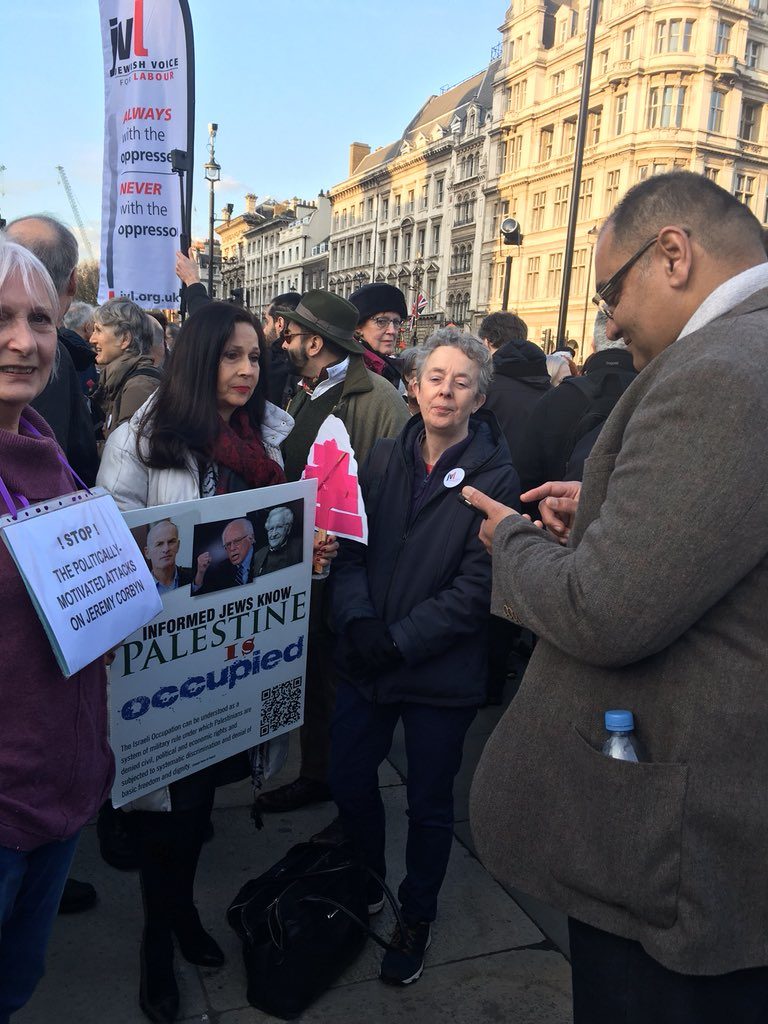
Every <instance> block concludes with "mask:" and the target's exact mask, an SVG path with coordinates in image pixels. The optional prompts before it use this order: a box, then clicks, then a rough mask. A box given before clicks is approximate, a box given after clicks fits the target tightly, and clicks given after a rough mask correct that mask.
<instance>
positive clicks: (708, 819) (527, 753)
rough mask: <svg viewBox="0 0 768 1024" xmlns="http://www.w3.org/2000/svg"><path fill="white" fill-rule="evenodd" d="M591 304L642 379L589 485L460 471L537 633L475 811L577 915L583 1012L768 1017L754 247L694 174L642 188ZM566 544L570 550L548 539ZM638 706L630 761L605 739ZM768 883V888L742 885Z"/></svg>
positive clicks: (767, 720)
mask: <svg viewBox="0 0 768 1024" xmlns="http://www.w3.org/2000/svg"><path fill="white" fill-rule="evenodd" d="M595 270H596V279H597V282H598V287H597V295H596V296H595V302H596V304H597V305H598V306H599V307H600V308H601V309H602V310H603V312H604V313H605V315H606V316H607V317H608V321H607V327H606V331H607V335H608V337H609V338H610V339H616V338H619V337H623V339H624V341H625V343H626V345H627V347H628V350H629V352H630V353H631V354H632V359H633V362H634V365H635V368H636V369H637V370H639V371H640V372H639V374H638V376H637V378H636V379H635V380H634V382H633V383H632V384H631V385H630V386H629V388H628V389H627V390H626V391H625V392H624V394H623V395H622V397H621V399H620V400H619V402H618V404H617V405H616V406H615V408H614V410H613V412H612V413H611V415H610V416H609V417H608V419H607V421H606V422H605V424H604V426H603V429H602V431H601V433H600V436H599V438H598V439H597V442H596V444H595V446H594V448H593V449H592V453H591V455H590V457H589V459H588V460H587V462H586V465H585V470H584V480H583V484H579V483H567V484H564V483H561V482H554V483H547V484H544V485H543V486H542V487H538V488H536V489H535V490H533V491H529V492H528V493H527V494H523V495H522V498H523V500H526V501H534V500H541V503H540V505H539V508H540V510H541V514H542V519H543V520H544V522H545V524H547V525H548V526H550V527H551V530H552V534H548V533H545V532H543V531H542V530H540V529H537V527H536V526H535V525H534V524H533V523H531V522H529V521H527V520H526V519H524V518H521V517H520V516H517V515H516V514H515V513H514V512H513V511H512V510H510V509H506V508H504V507H503V506H501V505H498V504H497V503H495V502H492V501H489V500H488V499H486V498H485V496H484V495H481V494H479V493H478V492H477V491H475V490H473V489H472V488H467V489H465V491H464V494H465V497H467V499H468V500H469V501H470V502H471V503H472V504H473V505H475V506H476V507H477V508H479V509H480V510H481V511H482V512H484V513H485V514H486V515H487V517H488V518H487V520H486V521H485V523H484V525H483V527H482V529H481V538H482V539H483V540H484V542H485V543H486V545H487V546H488V547H489V548H491V547H492V554H493V569H494V594H493V608H494V611H496V612H497V614H500V615H504V616H505V617H506V618H507V619H508V620H510V621H515V622H519V623H523V624H524V625H526V626H527V627H529V628H530V629H532V630H533V631H534V632H535V633H536V634H537V635H538V637H539V642H538V644H537V646H536V650H535V652H534V654H533V657H532V659H531V662H530V665H529V668H528V671H527V672H526V675H525V679H524V680H523V684H522V686H521V688H520V691H519V693H518V694H517V696H516V697H515V700H514V702H513V704H512V705H511V706H510V708H509V710H508V711H507V713H506V715H505V716H504V718H503V719H502V721H501V722H500V724H499V726H498V727H497V729H496V731H495V733H494V734H493V736H492V737H491V739H490V741H489V742H488V745H487V746H486V748H485V751H484V753H483V756H482V758H481V761H480V764H479V766H478V769H477V773H476V775H475V780H474V784H473V789H472V797H471V808H470V811H471V820H472V826H473V831H474V837H475V840H476V843H477V848H478V851H479V853H480V855H481V857H482V859H483V860H484V861H485V863H486V864H487V865H488V867H489V868H490V870H491V871H493V872H494V874H495V875H496V876H497V877H499V878H500V879H501V880H502V881H503V882H504V884H505V885H514V886H515V887H517V888H520V889H522V890H523V891H525V892H527V893H530V894H532V895H534V896H536V897H538V898H539V899H541V900H544V901H545V902H546V903H549V904H551V905H553V906H556V907H558V908H559V909H561V910H563V911H564V912H565V913H567V914H568V915H569V919H570V951H571V966H572V972H573V999H574V1022H575V1024H592V1022H594V1021H607V1020H632V1021H638V1022H641V1021H642V1022H645V1021H653V1022H654V1024H721V1022H722V1021H725V1020H727V1021H729V1024H757V1022H758V1021H763V1020H766V1019H767V1018H768V946H766V935H767V934H768V889H766V886H765V885H764V884H762V878H763V874H764V871H765V851H766V848H768V800H766V798H765V779H766V777H768V745H766V743H765V736H766V734H768V699H767V698H766V679H767V678H768V629H767V628H766V618H765V607H766V603H768V533H767V532H766V522H768V386H767V382H766V377H765V373H764V372H763V370H762V368H763V367H764V365H765V353H766V343H767V342H766V339H768V263H766V253H765V249H764V248H763V237H762V229H761V226H760V223H759V221H758V220H757V218H756V217H755V216H754V215H753V214H752V213H751V212H750V210H749V209H748V208H747V207H746V206H744V205H742V204H741V203H739V202H738V201H737V200H736V199H735V198H734V197H733V196H732V195H731V194H730V193H729V192H726V191H725V190H724V189H722V188H720V187H719V186H717V185H716V184H714V182H712V181H710V180H709V179H707V178H705V177H703V176H700V175H697V174H691V173H689V172H675V173H672V174H663V175H657V176H655V177H653V178H649V179H648V180H647V181H644V182H642V183H641V184H639V185H637V186H635V187H634V188H633V189H631V190H630V191H629V192H628V193H627V195H626V196H625V197H624V199H623V200H622V201H621V202H620V203H619V205H618V206H617V207H616V209H615V210H614V211H613V213H612V214H611V216H610V217H609V218H608V220H607V221H606V223H605V224H604V226H603V228H602V230H601V232H600V237H599V239H598V242H597V246H596V249H595ZM553 536H554V538H556V539H559V540H561V541H564V542H566V543H563V544H557V543H554V542H553ZM616 708H621V709H627V710H629V711H631V712H632V713H633V715H634V724H635V731H636V733H637V736H638V739H639V740H640V742H641V744H642V745H643V747H644V748H645V755H644V758H645V760H644V763H643V762H642V761H641V762H640V763H638V762H635V763H632V762H627V761H617V760H613V759H612V758H611V757H608V756H605V755H604V754H603V753H602V752H601V751H602V745H603V742H604V739H605V736H606V732H605V726H604V713H605V712H607V711H609V710H612V709H616ZM756 880H757V882H756Z"/></svg>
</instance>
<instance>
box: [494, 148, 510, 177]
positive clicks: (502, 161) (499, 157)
mask: <svg viewBox="0 0 768 1024" xmlns="http://www.w3.org/2000/svg"><path fill="white" fill-rule="evenodd" d="M506 163H507V144H506V142H504V141H501V142H499V144H498V146H497V147H496V173H497V174H503V173H504V170H505V168H506Z"/></svg>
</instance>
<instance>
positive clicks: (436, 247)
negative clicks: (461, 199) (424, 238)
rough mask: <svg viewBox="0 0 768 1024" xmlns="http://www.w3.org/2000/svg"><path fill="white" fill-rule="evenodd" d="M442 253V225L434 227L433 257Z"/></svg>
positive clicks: (434, 225)
mask: <svg viewBox="0 0 768 1024" xmlns="http://www.w3.org/2000/svg"><path fill="white" fill-rule="evenodd" d="M439 253H440V225H439V224H433V225H432V255H433V256H438V255H439Z"/></svg>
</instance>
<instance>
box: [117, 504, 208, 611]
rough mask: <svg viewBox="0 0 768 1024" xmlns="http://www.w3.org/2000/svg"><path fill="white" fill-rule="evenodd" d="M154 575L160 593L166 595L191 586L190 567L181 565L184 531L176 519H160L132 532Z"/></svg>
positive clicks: (191, 573)
mask: <svg viewBox="0 0 768 1024" xmlns="http://www.w3.org/2000/svg"><path fill="white" fill-rule="evenodd" d="M131 533H132V534H133V536H134V539H135V541H136V543H137V544H138V545H139V547H140V548H141V551H142V552H143V554H144V558H145V560H146V563H147V565H148V567H149V571H150V572H151V573H152V579H153V580H154V581H155V586H156V587H157V592H158V594H160V596H161V597H162V596H163V595H164V594H167V593H170V592H171V591H174V590H180V589H181V588H182V587H188V586H190V585H191V584H192V582H193V578H194V573H193V572H192V569H191V567H190V566H187V565H181V564H180V561H181V560H180V558H179V551H180V548H181V529H180V527H179V524H178V523H176V522H174V520H173V519H157V520H155V521H154V522H149V523H146V524H145V525H143V526H136V527H134V528H133V529H132V530H131Z"/></svg>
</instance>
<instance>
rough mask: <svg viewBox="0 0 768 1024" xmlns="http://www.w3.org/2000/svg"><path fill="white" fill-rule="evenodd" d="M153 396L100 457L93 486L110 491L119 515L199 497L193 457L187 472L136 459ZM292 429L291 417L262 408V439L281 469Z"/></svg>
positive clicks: (109, 441) (113, 436)
mask: <svg viewBox="0 0 768 1024" xmlns="http://www.w3.org/2000/svg"><path fill="white" fill-rule="evenodd" d="M153 401H154V396H152V397H151V398H150V399H148V401H146V402H145V403H144V405H142V407H141V408H140V409H138V410H137V411H136V412H135V413H134V414H133V416H132V417H131V418H130V420H128V421H127V422H126V423H121V424H120V426H119V427H118V428H117V429H116V430H113V431H112V433H111V434H110V435H109V437H108V438H107V442H106V444H105V446H104V452H103V454H102V456H101V465H100V466H99V474H98V476H97V477H96V483H97V485H98V486H99V487H103V488H104V490H106V491H109V493H110V494H111V495H112V497H113V498H114V499H115V501H116V502H117V505H118V508H119V509H120V510H121V511H122V512H128V511H129V510H130V509H135V508H153V507H154V506H155V505H170V504H172V503H173V502H176V501H192V500H193V499H194V498H199V497H200V481H199V476H198V471H197V464H196V463H195V460H194V458H193V457H192V455H190V456H189V462H188V465H187V467H186V469H153V468H151V467H150V466H145V465H144V463H143V462H142V461H141V459H140V458H139V446H141V451H142V453H144V452H146V450H147V445H148V441H147V438H146V437H139V423H140V422H141V418H142V416H143V415H144V412H145V410H146V409H147V408H148V407H149V405H150V404H151V403H152V402H153ZM292 429H293V417H291V416H289V415H288V413H287V412H284V411H283V410H282V409H279V408H278V407H277V406H276V405H273V404H272V403H271V402H267V403H266V406H265V408H264V422H263V423H262V425H261V439H262V441H263V442H264V447H265V448H266V450H267V455H268V456H269V457H270V459H274V461H275V462H276V463H277V464H278V465H279V466H282V465H283V458H282V455H281V452H280V445H281V444H282V443H283V441H284V440H285V439H286V437H288V435H289V434H290V432H291V430H292Z"/></svg>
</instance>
